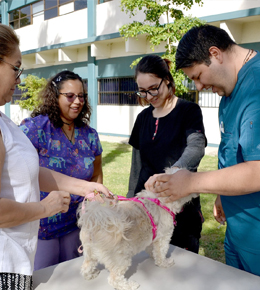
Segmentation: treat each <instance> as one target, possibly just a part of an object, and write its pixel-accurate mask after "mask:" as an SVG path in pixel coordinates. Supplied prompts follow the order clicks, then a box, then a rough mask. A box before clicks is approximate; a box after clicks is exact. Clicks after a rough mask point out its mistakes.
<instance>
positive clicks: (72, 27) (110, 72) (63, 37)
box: [0, 0, 260, 146]
mask: <svg viewBox="0 0 260 290" xmlns="http://www.w3.org/2000/svg"><path fill="white" fill-rule="evenodd" d="M120 2H121V1H120V0H2V1H1V2H0V8H1V22H2V23H3V24H7V25H10V26H11V27H13V28H14V29H15V31H16V33H17V35H18V36H19V38H20V49H21V51H22V61H23V65H22V66H23V67H24V68H25V70H24V73H23V75H22V76H21V80H23V78H24V77H26V76H27V75H28V74H33V75H36V76H38V77H40V78H41V77H44V78H49V77H51V76H53V75H54V74H56V73H58V72H59V71H61V70H64V69H68V70H72V71H74V72H75V73H78V74H79V75H80V76H81V77H82V78H83V79H84V82H85V84H86V86H87V88H88V94H89V97H90V102H91V106H92V111H93V112H92V119H91V126H93V127H94V128H96V129H97V131H98V133H99V134H105V135H112V136H125V137H127V136H129V135H130V133H131V130H132V127H133V124H134V120H135V119H136V116H137V114H138V113H139V112H140V111H141V110H142V109H143V108H142V107H140V106H138V105H137V103H136V99H135V95H134V92H135V90H136V84H135V82H134V78H133V76H134V70H133V69H131V68H130V64H131V63H132V61H133V60H135V59H136V58H138V57H140V56H143V55H145V54H148V53H157V54H162V53H164V46H165V44H164V43H162V44H161V45H160V46H158V47H156V48H155V51H151V49H150V45H149V43H148V42H147V41H146V39H145V37H142V36H141V37H139V39H138V40H135V39H129V40H127V41H125V40H124V39H123V38H122V37H120V34H119V28H120V27H121V26H122V25H124V24H126V23H129V22H132V21H133V20H142V18H143V14H142V12H140V13H138V14H137V15H136V16H135V17H132V18H129V17H128V15H126V14H125V13H124V12H122V11H121V8H120ZM185 13H186V14H187V15H192V16H194V17H198V18H201V19H202V20H205V21H207V22H208V23H210V24H212V25H216V26H218V27H221V28H223V29H225V30H226V31H228V33H229V34H230V35H231V36H232V38H233V39H234V40H235V42H236V43H237V44H239V45H241V46H244V47H248V48H252V49H256V50H260V30H259V29H258V27H259V24H260V0H204V4H203V6H202V7H200V6H198V5H194V6H193V8H192V9H191V10H190V11H187V12H185ZM160 21H162V22H163V21H165V20H164V19H161V20H160ZM190 90H191V91H193V94H195V96H196V98H195V99H196V100H197V102H198V104H199V105H200V106H201V109H202V112H203V118H204V124H205V129H206V135H207V138H208V143H209V145H212V146H215V145H217V144H218V143H219V138H220V137H219V136H220V134H219V128H218V104H219V101H220V97H219V96H218V95H216V94H213V93H212V92H208V91H202V92H197V91H196V88H195V87H194V86H193V85H192V84H191V87H190ZM20 94H21V92H19V90H17V91H16V93H15V95H14V97H13V101H12V103H11V104H7V105H5V107H2V108H1V110H2V111H3V112H5V113H6V114H7V115H8V116H10V117H11V118H12V120H14V122H16V123H19V122H20V121H21V119H23V118H25V117H26V116H27V115H28V112H26V111H24V110H21V109H20V107H19V106H18V105H17V104H14V101H15V99H17V98H19V96H20Z"/></svg>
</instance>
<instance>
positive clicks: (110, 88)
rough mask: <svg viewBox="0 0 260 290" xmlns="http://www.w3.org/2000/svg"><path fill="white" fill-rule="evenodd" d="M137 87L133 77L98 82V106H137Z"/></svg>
mask: <svg viewBox="0 0 260 290" xmlns="http://www.w3.org/2000/svg"><path fill="white" fill-rule="evenodd" d="M136 91H137V85H136V83H135V80H134V78H133V77H126V78H106V79H100V80H99V81H98V104H99V105H137V104H138V102H137V97H136V94H135V92H136Z"/></svg>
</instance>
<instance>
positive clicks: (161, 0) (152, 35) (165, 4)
mask: <svg viewBox="0 0 260 290" xmlns="http://www.w3.org/2000/svg"><path fill="white" fill-rule="evenodd" d="M195 3H197V4H199V5H202V4H203V3H202V0H121V9H122V11H124V12H125V13H127V14H129V15H130V17H131V16H135V15H136V14H137V13H138V11H143V13H144V14H145V18H144V20H143V22H138V21H133V22H132V23H130V24H125V25H123V26H122V27H121V28H120V34H121V36H123V37H124V38H125V39H128V38H129V37H135V38H137V39H138V36H139V35H142V34H144V35H146V39H147V40H148V41H149V42H150V48H151V49H152V50H154V48H155V47H156V46H157V45H159V44H160V43H161V42H165V43H166V45H165V54H164V55H163V56H162V57H165V58H168V59H170V60H171V61H172V62H173V66H172V68H171V73H172V75H173V78H174V81H175V85H176V95H182V94H183V93H185V92H187V91H188V88H187V87H185V86H184V85H183V81H184V79H185V76H184V74H183V72H182V71H176V70H175V53H176V43H178V41H180V39H181V38H182V36H183V35H184V34H185V33H186V32H187V31H188V30H189V29H190V28H192V27H193V26H200V25H201V24H203V23H204V22H203V21H201V20H200V19H198V18H195V17H191V16H184V14H183V12H182V10H181V7H182V8H183V9H184V10H189V9H190V8H191V7H192V5H194V4H195ZM162 16H166V22H165V23H160V17H162ZM170 18H171V19H173V22H171V23H170ZM140 59H141V58H138V59H136V60H135V61H134V62H133V63H132V64H131V67H133V66H135V65H136V64H137V63H138V62H139V60H140Z"/></svg>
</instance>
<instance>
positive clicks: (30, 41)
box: [15, 8, 88, 51]
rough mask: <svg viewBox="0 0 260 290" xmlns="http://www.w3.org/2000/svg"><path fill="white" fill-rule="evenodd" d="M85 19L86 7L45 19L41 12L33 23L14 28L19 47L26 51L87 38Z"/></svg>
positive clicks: (86, 16)
mask: <svg viewBox="0 0 260 290" xmlns="http://www.w3.org/2000/svg"><path fill="white" fill-rule="evenodd" d="M87 20H88V15H87V8H86V9H82V10H79V11H75V12H72V13H68V14H65V15H62V16H58V17H55V18H52V19H49V20H45V21H44V15H43V14H42V15H40V16H38V17H37V20H36V21H34V22H33V23H34V24H33V25H28V26H25V27H22V28H20V29H16V30H15V32H16V33H17V34H18V36H19V38H20V49H21V51H27V50H31V49H36V48H39V47H44V46H48V45H53V44H59V43H63V42H69V41H74V40H75V41H77V40H80V39H84V38H87V37H88V34H87V31H88V25H87Z"/></svg>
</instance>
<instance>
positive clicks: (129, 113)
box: [97, 105, 144, 135]
mask: <svg viewBox="0 0 260 290" xmlns="http://www.w3.org/2000/svg"><path fill="white" fill-rule="evenodd" d="M143 109H144V108H143V107H141V106H103V105H102V106H97V131H98V132H100V133H108V134H109V133H110V134H115V135H130V134H131V131H132V128H133V125H134V121H135V119H136V117H137V115H138V113H140V112H141V111H142V110H143Z"/></svg>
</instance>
